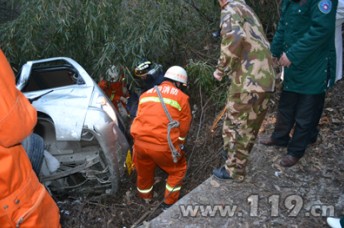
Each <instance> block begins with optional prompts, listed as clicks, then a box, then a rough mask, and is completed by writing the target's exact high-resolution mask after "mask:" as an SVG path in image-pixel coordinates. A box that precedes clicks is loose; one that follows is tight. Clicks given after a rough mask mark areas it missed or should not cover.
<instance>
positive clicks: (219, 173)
mask: <svg viewBox="0 0 344 228" xmlns="http://www.w3.org/2000/svg"><path fill="white" fill-rule="evenodd" d="M213 175H214V176H215V177H216V178H218V179H220V180H230V179H233V178H232V177H231V176H230V174H229V173H228V171H227V170H226V168H225V167H224V166H222V167H220V168H217V169H214V170H213Z"/></svg>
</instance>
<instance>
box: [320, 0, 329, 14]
mask: <svg viewBox="0 0 344 228" xmlns="http://www.w3.org/2000/svg"><path fill="white" fill-rule="evenodd" d="M318 7H319V10H320V12H322V13H324V14H328V13H329V12H331V9H332V2H331V1H330V0H321V1H320V2H319V4H318Z"/></svg>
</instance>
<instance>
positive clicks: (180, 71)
mask: <svg viewBox="0 0 344 228" xmlns="http://www.w3.org/2000/svg"><path fill="white" fill-rule="evenodd" d="M164 77H165V78H169V79H172V80H173V81H176V82H181V83H183V84H187V82H188V75H187V73H186V71H185V70H184V68H183V67H180V66H172V67H170V68H168V70H167V71H166V73H165V75H164Z"/></svg>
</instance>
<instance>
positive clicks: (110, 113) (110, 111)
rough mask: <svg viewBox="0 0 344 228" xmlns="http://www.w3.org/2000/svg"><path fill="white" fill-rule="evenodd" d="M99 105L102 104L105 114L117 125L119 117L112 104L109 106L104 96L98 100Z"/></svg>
mask: <svg viewBox="0 0 344 228" xmlns="http://www.w3.org/2000/svg"><path fill="white" fill-rule="evenodd" d="M97 104H100V106H101V107H102V109H103V110H104V112H106V114H107V115H108V116H109V117H110V118H111V119H112V120H113V121H114V122H115V123H116V124H117V123H118V122H117V121H118V120H117V116H116V113H115V111H114V110H113V108H112V106H111V104H109V102H108V99H107V98H106V97H104V96H99V97H98V98H97Z"/></svg>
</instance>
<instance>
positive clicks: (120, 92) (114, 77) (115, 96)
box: [98, 65, 128, 115]
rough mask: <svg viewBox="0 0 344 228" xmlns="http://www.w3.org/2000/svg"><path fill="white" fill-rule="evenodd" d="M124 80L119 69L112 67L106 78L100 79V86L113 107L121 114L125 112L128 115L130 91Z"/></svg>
mask: <svg viewBox="0 0 344 228" xmlns="http://www.w3.org/2000/svg"><path fill="white" fill-rule="evenodd" d="M123 79H124V78H123V74H120V73H119V72H118V69H117V67H116V66H115V65H112V66H111V67H110V68H109V69H108V70H107V71H106V74H105V78H103V77H101V78H100V81H99V82H98V86H99V87H100V88H101V89H102V90H103V91H104V93H105V94H106V95H107V96H108V97H109V98H110V100H111V102H112V103H113V105H114V106H115V107H116V109H117V110H119V111H120V113H121V114H122V113H123V112H124V113H126V115H128V112H127V110H126V103H127V95H128V91H127V87H126V85H125V83H124V80H123Z"/></svg>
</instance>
